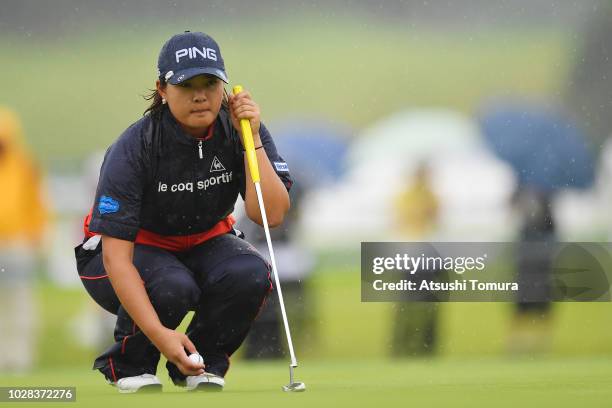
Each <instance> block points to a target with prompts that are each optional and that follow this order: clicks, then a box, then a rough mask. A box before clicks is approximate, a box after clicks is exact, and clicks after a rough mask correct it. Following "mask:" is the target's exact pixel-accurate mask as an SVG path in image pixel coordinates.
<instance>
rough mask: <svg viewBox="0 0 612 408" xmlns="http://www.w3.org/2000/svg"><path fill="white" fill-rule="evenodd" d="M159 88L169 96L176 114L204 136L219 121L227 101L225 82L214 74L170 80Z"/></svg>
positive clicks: (188, 129)
mask: <svg viewBox="0 0 612 408" xmlns="http://www.w3.org/2000/svg"><path fill="white" fill-rule="evenodd" d="M157 91H158V92H159V93H160V95H161V96H162V98H165V99H166V102H167V103H168V107H169V108H170V111H171V112H172V115H174V118H175V119H176V120H177V121H178V123H179V124H180V125H181V126H182V128H183V129H184V130H185V131H186V132H187V133H189V134H190V135H192V136H194V137H202V136H203V135H204V133H205V132H206V130H207V129H208V127H209V126H210V125H211V124H212V123H213V122H214V121H215V119H216V118H217V115H218V114H219V110H220V109H221V102H222V101H223V82H222V81H221V80H220V79H219V78H217V77H216V76H213V75H198V76H195V77H193V78H191V79H188V80H187V81H184V82H181V83H180V84H179V85H172V84H167V85H166V87H165V88H161V86H160V83H159V81H157Z"/></svg>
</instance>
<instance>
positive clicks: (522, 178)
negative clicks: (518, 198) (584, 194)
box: [480, 103, 595, 192]
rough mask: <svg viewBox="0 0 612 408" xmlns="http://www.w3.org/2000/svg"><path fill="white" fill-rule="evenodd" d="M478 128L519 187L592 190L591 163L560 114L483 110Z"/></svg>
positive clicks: (518, 107) (535, 109) (515, 107)
mask: <svg viewBox="0 0 612 408" xmlns="http://www.w3.org/2000/svg"><path fill="white" fill-rule="evenodd" d="M480 124H481V127H482V131H483V134H484V136H485V139H486V141H487V143H488V145H489V146H490V147H491V149H492V150H493V151H494V152H495V153H496V154H497V155H498V156H499V157H500V158H501V159H502V160H505V161H507V162H508V163H509V164H510V165H511V166H512V167H513V169H514V171H515V172H516V174H517V177H518V183H519V185H521V186H523V187H533V188H536V189H538V190H540V191H543V192H553V191H556V190H559V189H562V188H588V187H590V186H591V185H592V184H593V181H594V173H595V172H594V157H593V155H592V154H591V152H590V151H589V148H588V147H587V143H586V139H585V137H584V135H583V133H582V132H581V131H580V130H579V129H578V128H577V127H576V126H575V125H574V124H573V123H572V121H571V120H570V119H569V118H567V117H566V116H564V115H562V114H561V113H560V112H557V111H554V110H551V109H547V108H545V107H541V106H535V105H530V104H524V103H523V104H518V103H505V104H497V105H494V106H492V107H489V108H488V109H486V110H485V112H484V114H483V115H481V118H480Z"/></svg>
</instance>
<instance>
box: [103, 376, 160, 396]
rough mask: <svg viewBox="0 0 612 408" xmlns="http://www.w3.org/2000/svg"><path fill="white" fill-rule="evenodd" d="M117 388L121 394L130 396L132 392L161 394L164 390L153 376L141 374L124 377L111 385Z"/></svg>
mask: <svg viewBox="0 0 612 408" xmlns="http://www.w3.org/2000/svg"><path fill="white" fill-rule="evenodd" d="M111 385H114V386H115V387H117V389H118V390H119V392H120V393H122V394H129V393H132V392H159V391H161V390H162V383H161V382H160V381H159V378H157V377H156V376H154V375H153V374H141V375H137V376H134V377H124V378H120V379H119V380H117V382H116V383H111Z"/></svg>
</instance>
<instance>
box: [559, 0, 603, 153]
mask: <svg viewBox="0 0 612 408" xmlns="http://www.w3.org/2000/svg"><path fill="white" fill-rule="evenodd" d="M610 38H612V2H610V1H609V0H604V1H602V2H601V3H600V4H599V5H598V6H597V7H594V8H593V13H592V15H591V16H590V18H589V19H588V21H587V24H586V29H585V31H584V34H583V37H582V40H581V44H580V45H579V49H578V55H577V57H576V64H575V65H574V68H573V71H572V72H571V74H570V75H571V77H570V81H569V88H568V91H567V97H566V99H567V103H568V106H569V107H570V109H572V110H573V112H574V113H575V114H576V115H577V116H578V118H579V119H580V121H581V124H582V126H583V128H584V129H585V130H586V131H587V132H588V134H589V136H590V138H591V139H592V140H593V146H594V147H595V148H596V150H597V151H599V150H601V147H602V145H603V143H604V141H605V140H606V139H607V138H608V137H609V136H610V134H611V133H612V115H610V112H612V81H610V75H611V73H612V59H611V58H610V57H612V45H611V44H610Z"/></svg>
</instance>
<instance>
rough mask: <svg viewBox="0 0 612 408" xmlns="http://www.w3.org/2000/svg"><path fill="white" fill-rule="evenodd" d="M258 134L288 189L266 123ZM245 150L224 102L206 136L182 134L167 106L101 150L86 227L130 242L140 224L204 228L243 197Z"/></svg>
mask: <svg viewBox="0 0 612 408" xmlns="http://www.w3.org/2000/svg"><path fill="white" fill-rule="evenodd" d="M260 136H261V141H262V143H263V146H264V149H265V151H266V154H267V155H268V158H269V159H270V161H271V163H272V167H273V168H274V169H275V171H276V173H277V174H278V176H279V177H280V179H281V180H282V181H283V183H284V184H285V186H286V188H287V190H289V189H290V188H291V184H292V179H291V176H290V174H289V170H288V167H287V164H286V163H285V161H284V160H283V158H282V157H281V156H280V155H279V154H278V152H277V151H276V147H275V145H274V142H273V140H272V137H271V136H270V133H269V132H268V130H267V129H266V127H265V126H264V125H263V124H262V125H261V129H260ZM244 190H245V169H244V152H243V149H242V144H241V142H240V136H239V134H238V132H237V131H236V129H234V127H233V125H232V124H231V120H230V118H229V113H228V112H227V110H226V108H222V109H221V112H220V113H219V115H218V116H217V119H216V121H215V122H214V127H213V131H212V134H211V135H210V137H209V138H208V139H206V140H203V139H196V138H194V137H192V136H190V135H189V134H187V133H186V132H185V131H184V130H183V129H182V128H181V127H180V125H179V124H178V123H177V122H176V120H175V119H174V117H173V116H172V114H171V112H170V111H169V109H168V108H167V107H164V110H163V112H162V114H161V115H159V116H158V117H156V118H154V117H152V116H151V115H146V116H144V117H143V118H142V119H140V120H139V121H137V122H136V123H134V124H133V125H132V126H130V127H129V128H128V129H127V130H126V131H125V132H124V133H123V134H122V135H121V136H120V137H119V138H118V139H117V140H116V141H115V143H113V144H112V145H111V146H110V147H109V149H108V150H107V152H106V155H105V157H104V162H103V164H102V168H101V170H100V179H99V182H98V188H97V192H96V198H95V202H94V207H93V211H92V214H91V219H90V222H89V231H90V232H92V233H98V234H104V235H108V236H111V237H115V238H119V239H124V240H128V241H135V239H136V236H137V234H138V232H139V231H140V230H141V229H144V230H146V231H149V232H152V233H154V234H159V235H163V236H185V235H193V234H199V233H204V232H206V231H208V230H210V229H211V228H212V227H213V226H215V225H216V224H217V223H219V222H220V221H222V220H223V219H224V218H226V217H227V216H228V215H229V214H231V213H232V212H233V211H234V204H235V202H236V199H237V198H238V194H241V195H242V197H243V198H244Z"/></svg>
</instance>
